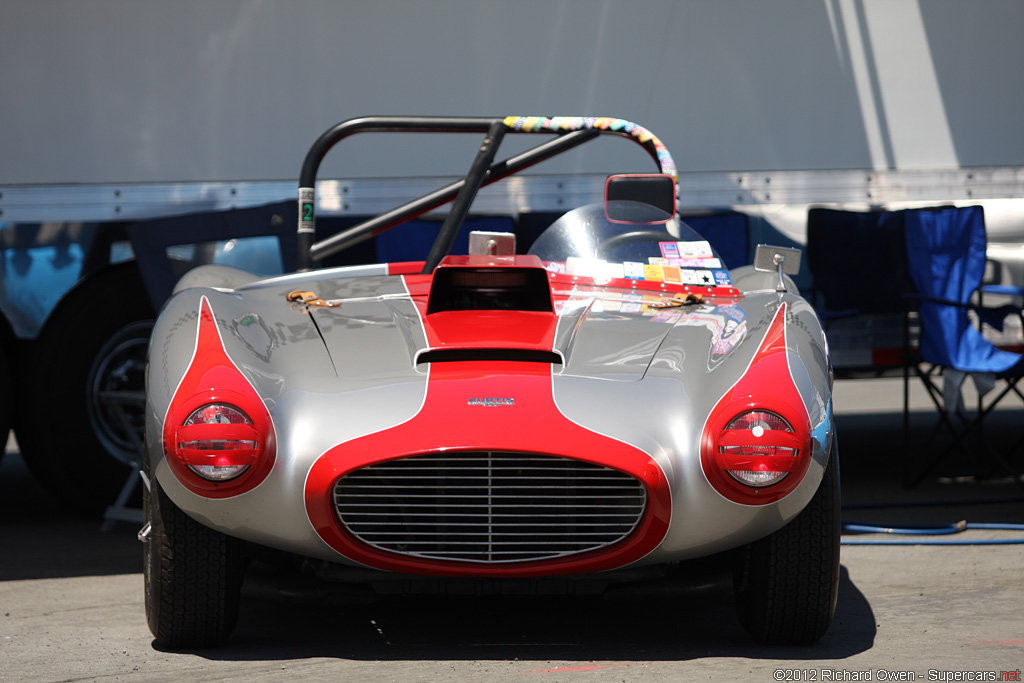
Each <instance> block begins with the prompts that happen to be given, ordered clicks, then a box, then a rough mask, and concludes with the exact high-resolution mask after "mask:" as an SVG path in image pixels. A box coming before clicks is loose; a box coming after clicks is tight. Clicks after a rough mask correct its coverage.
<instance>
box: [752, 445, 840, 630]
mask: <svg viewBox="0 0 1024 683" xmlns="http://www.w3.org/2000/svg"><path fill="white" fill-rule="evenodd" d="M839 495H840V494H839V457H838V449H837V446H836V443H835V439H833V441H832V453H831V455H830V457H829V464H828V468H827V469H826V471H825V476H824V478H823V479H822V481H821V484H820V485H819V486H818V490H817V492H816V493H815V494H814V497H813V498H811V502H810V503H808V505H807V507H806V508H804V510H803V512H801V513H800V514H799V515H797V516H796V518H794V519H793V520H792V521H791V522H790V523H789V524H787V525H786V526H784V527H783V528H781V529H779V530H778V531H776V532H775V533H773V534H771V535H770V536H767V537H766V538H763V539H761V540H759V541H756V542H754V543H751V544H750V545H748V546H746V547H744V548H742V549H741V550H740V552H739V556H738V558H737V562H736V566H735V571H734V574H733V592H734V594H735V598H736V613H737V615H738V616H739V619H740V623H742V624H743V627H744V628H745V629H746V630H747V632H748V633H749V634H750V635H751V636H753V637H754V638H755V639H756V640H759V641H761V642H763V643H767V644H772V645H810V644H812V643H815V642H817V641H818V639H819V638H821V637H822V636H823V635H825V631H827V630H828V627H829V624H830V623H831V622H832V617H833V615H834V614H835V610H836V599H837V597H838V595H839V540H840V535H841V528H840V511H839Z"/></svg>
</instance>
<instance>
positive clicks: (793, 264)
mask: <svg viewBox="0 0 1024 683" xmlns="http://www.w3.org/2000/svg"><path fill="white" fill-rule="evenodd" d="M800 253H801V252H800V250H799V249H793V248H792V247H773V246H772V245H770V244H759V245H757V251H756V252H755V253H754V270H760V271H762V272H765V273H772V272H775V271H776V270H778V269H779V266H780V265H781V266H782V272H783V273H785V274H786V275H796V274H797V273H799V272H800Z"/></svg>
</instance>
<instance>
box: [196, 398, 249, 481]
mask: <svg viewBox="0 0 1024 683" xmlns="http://www.w3.org/2000/svg"><path fill="white" fill-rule="evenodd" d="M258 452H259V441H258V439H257V436H256V429H255V428H254V427H253V424H252V420H250V419H249V417H248V416H247V415H246V414H245V413H243V412H242V411H241V410H239V409H238V408H235V407H234V406H231V405H227V404H225V403H211V404H208V405H205V406H203V407H201V408H199V409H197V410H196V411H194V412H193V413H192V414H191V415H189V416H188V418H187V419H186V420H185V423H184V424H183V425H182V426H181V428H180V429H179V430H178V453H179V455H180V456H181V458H182V460H184V462H185V464H186V465H188V468H189V469H190V470H192V471H193V472H195V473H196V474H198V475H199V476H200V477H202V478H204V479H207V480H209V481H228V480H229V479H234V478H235V477H237V476H238V475H240V474H242V473H243V472H245V470H247V469H248V468H249V466H250V465H251V464H252V463H253V461H254V460H255V458H256V455H257V454H258Z"/></svg>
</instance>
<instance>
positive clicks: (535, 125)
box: [298, 116, 678, 273]
mask: <svg viewBox="0 0 1024 683" xmlns="http://www.w3.org/2000/svg"><path fill="white" fill-rule="evenodd" d="M371 132H372V133H478V134H483V135H484V141H483V143H482V144H481V146H480V150H479V151H478V153H477V155H476V157H475V158H474V160H473V163H472V165H471V166H470V169H469V172H468V173H467V174H466V177H465V178H463V179H461V180H457V181H455V182H452V183H449V184H447V185H445V186H443V187H441V188H439V189H437V190H435V191H434V192H431V193H429V194H426V195H423V196H422V197H419V198H417V199H414V200H412V201H409V202H406V203H405V204H403V205H401V206H399V207H396V208H395V209H392V210H391V211H388V212H386V213H384V214H381V215H380V216H377V217H375V218H372V219H369V220H367V221H364V222H362V223H360V224H358V225H355V226H352V227H351V228H349V229H347V230H345V231H342V232H340V233H338V234H336V235H333V236H331V237H329V238H327V239H324V240H321V241H320V242H315V243H314V239H315V235H316V189H315V188H316V176H317V171H318V170H319V169H320V163H321V162H322V161H323V159H324V156H326V154H327V152H328V151H330V150H331V148H332V147H334V145H336V144H337V143H339V142H341V141H342V140H344V139H345V138H347V137H349V136H350V135H355V134H356V133H371ZM520 133H525V134H548V135H553V136H555V137H554V139H553V140H548V141H546V142H544V143H542V144H539V145H537V146H535V147H533V148H531V149H528V150H527V151H525V152H522V153H520V154H517V155H515V156H512V157H509V158H508V159H505V160H502V161H498V162H495V161H494V157H495V155H496V153H497V150H498V147H499V146H500V144H501V141H502V139H503V138H504V136H505V135H507V134H520ZM600 135H618V136H620V137H625V138H627V139H631V140H633V141H634V142H636V143H637V144H639V145H641V146H642V147H643V148H644V149H645V150H647V152H648V154H650V155H651V157H652V158H653V159H654V161H655V163H657V164H658V169H659V170H660V171H661V172H662V173H666V174H668V175H671V176H672V177H674V178H677V177H678V173H677V171H676V165H675V161H674V160H673V159H672V155H671V154H669V151H668V149H667V148H666V147H665V145H663V144H662V143H661V141H660V140H659V139H658V138H657V137H655V136H654V134H652V133H651V132H650V131H648V130H647V129H646V128H644V127H642V126H638V125H637V124H635V123H632V122H630V121H625V120H623V119H613V118H596V117H586V118H584V117H552V118H545V117H538V116H506V117H442V116H418V117H407V116H368V117H361V118H354V119H348V120H346V121H342V122H341V123H338V124H337V125H335V126H333V127H331V128H329V129H328V130H326V131H325V132H324V133H323V134H322V135H321V136H320V137H319V138H317V140H316V142H314V143H313V146H312V147H310V149H309V151H308V152H307V153H306V158H305V159H304V160H303V162H302V170H301V171H300V173H299V205H298V210H299V222H298V269H299V270H300V271H306V270H310V269H312V267H313V262H314V261H317V260H320V259H322V258H324V257H327V256H330V255H331V254H334V253H337V252H338V251H341V250H342V249H345V248H346V247H350V246H352V245H354V244H357V243H359V242H362V241H363V240H365V239H369V238H370V237H373V236H375V235H379V234H380V233H382V232H384V231H386V230H389V229H391V228H393V227H395V226H396V225H399V224H401V223H404V222H405V221H407V220H410V219H412V218H416V217H417V216H421V215H423V214H425V213H427V212H428V211H431V210H433V209H435V208H437V207H438V206H441V205H443V204H446V203H448V202H450V201H452V200H453V199H454V200H455V204H454V205H453V206H452V210H451V211H450V212H449V214H448V217H447V219H446V220H445V222H444V224H443V225H442V227H441V231H440V233H439V234H438V237H437V239H436V240H435V241H434V245H433V247H431V250H430V255H429V256H428V257H427V261H426V262H425V264H424V270H423V272H425V273H429V272H431V271H432V270H433V269H434V268H436V267H437V264H438V263H440V262H441V259H442V258H444V256H445V255H446V254H447V253H448V251H449V250H450V249H451V245H452V243H453V242H454V240H455V237H456V235H457V234H458V231H459V228H460V227H461V226H462V223H463V221H464V220H465V218H466V216H467V215H468V213H469V207H470V205H471V204H472V202H473V199H474V198H475V196H476V193H477V191H478V190H479V189H480V188H481V187H484V186H486V185H490V184H491V183H495V182H497V181H499V180H501V179H503V178H507V177H508V176H510V175H513V174H515V173H519V172H520V171H522V170H524V169H526V168H529V167H530V166H533V165H535V164H537V163H540V162H541V161H544V160H546V159H550V158H551V157H554V156H557V155H559V154H562V153H563V152H566V151H568V150H570V149H573V148H575V147H578V146H579V145H581V144H583V143H585V142H588V141H589V140H593V139H594V138H596V137H598V136H600Z"/></svg>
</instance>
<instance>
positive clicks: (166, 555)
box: [143, 481, 243, 650]
mask: <svg viewBox="0 0 1024 683" xmlns="http://www.w3.org/2000/svg"><path fill="white" fill-rule="evenodd" d="M143 499H144V502H143V506H144V509H145V514H146V521H147V522H148V523H149V525H150V527H149V536H148V537H147V538H146V540H145V544H144V545H145V550H144V551H143V577H144V581H145V586H146V620H147V621H148V622H149V630H150V631H151V632H152V633H153V637H154V639H155V640H156V644H157V645H159V646H160V647H163V648H167V649H173V650H180V649H199V648H207V647H216V646H218V645H221V644H223V643H224V641H225V640H227V638H228V636H229V635H231V632H232V631H234V629H235V624H236V623H237V622H238V605H239V602H240V600H241V588H242V574H243V563H242V562H243V560H242V550H241V542H240V541H239V540H238V539H235V538H232V537H230V536H226V535H224V534H222V533H220V532H218V531H214V530H213V529H210V528H209V527H205V526H203V525H202V524H200V523H199V522H197V521H195V520H194V519H192V518H191V517H189V516H188V515H186V514H185V513H184V512H182V511H181V510H180V509H179V508H178V507H177V506H176V505H175V504H174V503H173V502H172V501H171V500H170V499H169V498H168V497H167V496H166V494H164V493H163V492H162V491H161V490H160V487H159V485H158V484H157V483H156V482H155V481H154V482H153V483H152V489H151V490H149V491H145V492H143Z"/></svg>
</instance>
